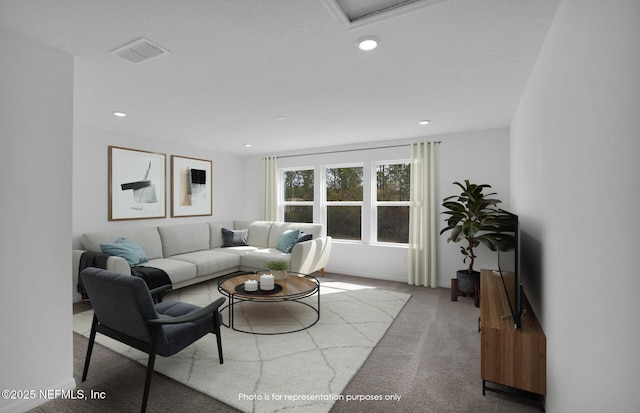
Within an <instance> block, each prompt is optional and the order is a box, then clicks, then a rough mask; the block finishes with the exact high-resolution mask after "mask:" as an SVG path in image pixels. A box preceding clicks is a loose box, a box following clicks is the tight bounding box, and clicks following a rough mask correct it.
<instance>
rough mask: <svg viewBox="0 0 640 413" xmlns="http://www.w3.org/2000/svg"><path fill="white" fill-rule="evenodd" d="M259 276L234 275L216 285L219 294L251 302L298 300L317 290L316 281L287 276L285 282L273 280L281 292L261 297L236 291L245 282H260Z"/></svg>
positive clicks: (306, 277) (251, 274)
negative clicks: (280, 288)
mask: <svg viewBox="0 0 640 413" xmlns="http://www.w3.org/2000/svg"><path fill="white" fill-rule="evenodd" d="M260 275H261V274H254V273H250V274H239V275H234V276H231V277H229V278H227V279H226V280H223V281H221V282H220V283H219V284H218V289H219V290H220V292H221V293H223V294H226V295H228V296H231V295H233V296H234V297H236V298H240V299H242V300H253V301H282V300H283V299H299V298H304V297H307V296H310V295H312V294H314V293H315V292H316V291H317V290H318V286H319V284H318V281H317V280H316V279H315V278H313V277H309V276H303V277H301V276H298V275H296V274H293V275H292V274H289V276H288V277H287V279H285V280H275V283H276V284H279V285H280V286H281V287H282V291H278V292H276V293H273V294H268V295H262V294H252V293H249V292H247V293H240V292H237V291H236V287H237V286H239V285H241V284H244V282H245V281H247V280H256V281H258V282H260Z"/></svg>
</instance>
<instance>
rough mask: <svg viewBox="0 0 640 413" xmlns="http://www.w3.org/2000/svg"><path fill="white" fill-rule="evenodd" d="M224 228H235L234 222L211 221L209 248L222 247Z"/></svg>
mask: <svg viewBox="0 0 640 413" xmlns="http://www.w3.org/2000/svg"><path fill="white" fill-rule="evenodd" d="M222 228H234V229H237V228H235V227H234V226H233V221H211V222H209V248H210V249H214V248H220V247H222Z"/></svg>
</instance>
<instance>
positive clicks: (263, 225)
mask: <svg viewBox="0 0 640 413" xmlns="http://www.w3.org/2000/svg"><path fill="white" fill-rule="evenodd" d="M272 224H273V223H272V222H271V221H253V222H252V223H251V224H250V225H249V228H248V229H249V238H248V244H249V245H251V246H252V247H262V248H267V247H269V234H270V233H271V225H272ZM238 226H239V225H238V222H236V229H240V228H238Z"/></svg>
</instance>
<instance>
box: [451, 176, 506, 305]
mask: <svg viewBox="0 0 640 413" xmlns="http://www.w3.org/2000/svg"><path fill="white" fill-rule="evenodd" d="M453 184H454V185H456V186H458V187H459V188H460V190H461V192H460V194H458V195H451V196H448V197H446V198H444V199H443V203H442V206H443V207H444V208H445V209H446V211H443V212H442V213H443V214H445V215H448V218H447V219H446V223H447V225H446V227H445V228H443V229H442V231H440V235H442V234H444V233H445V232H448V231H451V234H450V236H449V238H448V239H447V242H463V241H464V242H465V244H464V245H462V246H460V252H461V253H462V255H463V257H464V258H463V260H462V261H463V262H464V263H467V261H468V267H467V268H466V269H463V270H458V271H457V279H458V291H460V292H462V293H465V294H471V293H473V292H474V284H475V283H476V282H479V279H480V273H479V272H478V271H476V270H475V269H474V268H473V264H474V263H475V259H476V250H475V248H477V247H478V246H479V245H480V244H481V243H482V244H483V245H486V246H487V247H488V248H489V249H491V250H495V237H494V235H495V223H496V220H497V218H498V214H499V211H498V208H497V205H498V204H499V203H501V202H502V201H500V200H499V199H496V198H492V196H494V195H496V193H495V192H491V193H485V192H484V190H485V189H488V188H491V185H487V184H480V185H477V184H472V183H470V182H469V180H468V179H467V180H465V181H464V184H462V183H460V182H454V183H453Z"/></svg>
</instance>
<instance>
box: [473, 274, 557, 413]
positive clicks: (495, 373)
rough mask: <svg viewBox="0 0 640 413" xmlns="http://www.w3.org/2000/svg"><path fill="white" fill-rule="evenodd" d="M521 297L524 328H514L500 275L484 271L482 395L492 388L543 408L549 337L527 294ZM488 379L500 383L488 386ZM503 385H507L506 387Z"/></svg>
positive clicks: (481, 320)
mask: <svg viewBox="0 0 640 413" xmlns="http://www.w3.org/2000/svg"><path fill="white" fill-rule="evenodd" d="M522 297H523V301H524V310H525V313H524V314H523V316H522V326H521V328H519V329H515V326H514V323H513V319H512V318H511V310H510V309H509V305H508V302H507V297H506V294H505V291H504V288H503V286H502V281H501V279H500V276H499V275H495V274H494V272H493V271H491V270H482V272H481V274H480V324H479V327H480V357H481V359H480V370H481V377H482V394H483V395H484V394H485V390H489V391H497V392H501V393H508V394H513V395H520V396H523V397H526V398H529V399H531V398H533V399H535V400H537V401H538V402H540V404H541V408H542V410H544V397H545V395H546V391H547V389H546V359H547V350H546V337H545V335H544V332H543V331H542V328H541V327H540V324H539V323H538V320H537V319H536V316H535V314H534V313H533V311H532V310H531V307H530V305H529V303H528V301H527V300H526V297H525V296H524V294H523V295H522ZM488 382H489V383H495V384H497V385H499V386H498V387H489V386H487V383H488ZM500 386H506V387H507V388H506V390H503V389H501V388H500ZM514 390H516V391H514ZM517 390H520V391H524V393H523V392H518V391H517Z"/></svg>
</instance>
